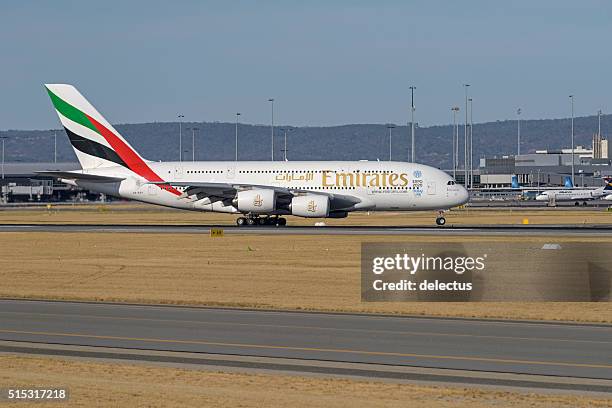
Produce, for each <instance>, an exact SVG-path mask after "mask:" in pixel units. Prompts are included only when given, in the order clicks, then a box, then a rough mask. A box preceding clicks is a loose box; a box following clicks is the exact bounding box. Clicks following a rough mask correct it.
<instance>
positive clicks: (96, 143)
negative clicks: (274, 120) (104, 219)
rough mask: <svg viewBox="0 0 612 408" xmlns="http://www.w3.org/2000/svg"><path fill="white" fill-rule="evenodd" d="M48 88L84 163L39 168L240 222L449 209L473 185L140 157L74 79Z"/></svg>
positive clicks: (408, 171)
mask: <svg viewBox="0 0 612 408" xmlns="http://www.w3.org/2000/svg"><path fill="white" fill-rule="evenodd" d="M45 87H46V90H47V93H48V94H49V97H50V98H51V101H52V103H53V106H54V108H55V110H56V112H57V115H58V116H59V119H60V122H61V123H62V125H63V126H64V129H65V130H66V134H67V135H68V138H69V140H70V143H71V144H72V147H73V148H74V152H75V154H76V156H77V158H78V160H79V163H80V165H81V169H80V170H74V171H44V172H38V173H39V174H41V175H44V176H50V177H55V178H58V179H60V180H61V181H62V182H64V183H66V184H69V185H73V186H79V187H81V188H84V189H86V190H90V191H94V192H98V193H104V194H107V195H110V196H115V197H120V198H124V199H130V200H135V201H141V202H145V203H150V204H157V205H161V206H166V207H172V208H179V209H184V210H192V211H212V212H220V213H228V214H235V215H239V217H238V218H237V220H236V223H237V225H238V226H243V225H276V226H283V225H286V219H285V218H283V216H284V215H294V216H298V217H312V218H344V217H346V216H347V215H348V213H349V212H352V211H419V210H438V215H437V217H436V224H438V225H444V224H445V223H446V220H445V219H444V216H443V210H447V209H450V208H452V207H456V206H460V205H463V204H465V203H466V202H467V201H468V198H469V195H468V191H467V190H466V189H465V188H464V187H463V186H460V185H459V184H457V183H455V181H454V180H453V178H452V177H450V176H449V175H448V174H446V173H445V172H443V171H441V170H439V169H436V168H434V167H430V166H426V165H423V164H417V163H404V162H397V161H389V162H380V161H376V162H368V161H295V162H290V161H193V162H185V161H179V162H154V161H151V160H146V159H144V158H143V157H142V156H140V155H139V154H138V153H137V152H136V150H134V148H132V146H130V144H129V143H128V142H127V141H126V140H125V139H124V138H123V137H122V136H121V135H120V134H119V132H117V130H115V129H114V128H113V126H112V125H111V124H110V123H109V122H108V121H107V120H106V119H104V117H103V116H102V115H101V114H100V113H99V112H98V111H97V110H96V109H95V108H94V107H93V106H92V105H91V104H90V103H89V102H88V101H87V100H86V99H85V97H83V95H81V93H80V92H79V91H78V90H77V89H76V88H75V87H74V86H72V85H67V84H46V85H45Z"/></svg>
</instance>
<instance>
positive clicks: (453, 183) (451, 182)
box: [446, 180, 455, 186]
mask: <svg viewBox="0 0 612 408" xmlns="http://www.w3.org/2000/svg"><path fill="white" fill-rule="evenodd" d="M446 185H447V186H454V185H455V182H454V181H453V180H449V182H448V183H446Z"/></svg>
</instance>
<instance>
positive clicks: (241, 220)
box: [236, 217, 246, 227]
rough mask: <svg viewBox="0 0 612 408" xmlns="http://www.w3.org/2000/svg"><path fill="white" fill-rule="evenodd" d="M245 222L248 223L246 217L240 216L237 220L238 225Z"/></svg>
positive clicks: (240, 225)
mask: <svg viewBox="0 0 612 408" xmlns="http://www.w3.org/2000/svg"><path fill="white" fill-rule="evenodd" d="M244 224H246V218H244V217H238V219H237V220H236V225H238V226H239V227H242V226H243V225H244Z"/></svg>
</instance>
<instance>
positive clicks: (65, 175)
mask: <svg viewBox="0 0 612 408" xmlns="http://www.w3.org/2000/svg"><path fill="white" fill-rule="evenodd" d="M36 174H38V175H40V176H48V177H55V178H62V179H71V180H83V181H90V182H93V183H116V182H118V181H122V180H125V178H123V177H111V176H99V175H97V174H87V173H78V172H72V171H53V170H51V171H37V172H36Z"/></svg>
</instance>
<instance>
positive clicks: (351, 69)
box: [0, 0, 612, 129]
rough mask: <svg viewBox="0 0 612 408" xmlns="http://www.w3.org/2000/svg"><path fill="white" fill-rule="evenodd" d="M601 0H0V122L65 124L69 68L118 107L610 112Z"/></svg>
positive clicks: (334, 115) (138, 114) (610, 15)
mask: <svg viewBox="0 0 612 408" xmlns="http://www.w3.org/2000/svg"><path fill="white" fill-rule="evenodd" d="M611 21H612V2H609V1H603V0H602V1H590V0H585V1H575V0H574V1H564V0H555V1H543V0H542V1H540V0H538V1H529V0H526V1H504V2H501V1H484V0H483V1H450V0H449V1H425V0H423V1H410V2H408V1H386V2H385V1H309V2H304V1H275V2H271V1H263V0H258V1H241V2H240V1H218V2H205V1H176V2H175V1H111V0H105V1H96V2H93V1H61V0H54V1H13V0H8V1H4V2H3V4H2V11H1V13H0V38H2V41H1V42H0V55H1V59H0V61H1V64H2V66H1V68H0V89H1V93H2V98H0V129H46V128H52V127H57V126H58V121H57V119H56V117H55V114H54V112H52V110H51V105H50V102H49V101H48V100H47V96H46V94H45V92H44V89H43V87H42V84H43V83H45V82H67V83H72V84H75V85H77V86H78V88H79V89H80V90H81V92H82V93H84V94H85V96H86V97H87V98H88V99H89V100H90V101H91V102H92V103H93V104H94V105H95V106H96V107H97V108H98V110H100V111H101V112H102V113H103V114H104V115H105V116H106V117H107V119H109V120H110V121H111V122H114V123H135V122H149V121H171V120H174V119H176V115H177V113H183V114H184V115H185V120H198V121H201V120H207V121H213V120H216V121H233V120H234V114H235V112H236V111H240V112H242V114H243V116H242V120H243V121H245V122H249V123H269V120H270V106H269V103H268V102H267V99H268V98H270V97H274V98H276V101H277V102H276V105H275V111H276V117H277V123H278V122H280V123H282V124H293V125H313V126H314V125H331V124H345V123H387V122H393V123H406V122H407V121H408V120H409V116H408V114H409V104H410V97H409V90H408V87H409V86H410V85H415V86H416V87H417V90H416V105H417V111H416V113H417V119H418V121H419V122H420V123H421V124H422V125H434V124H444V123H449V122H450V120H451V111H450V107H451V106H452V105H454V104H457V105H460V106H463V105H462V104H463V89H462V86H461V84H462V83H464V82H467V83H470V84H471V85H472V86H471V90H470V92H471V95H472V96H473V98H474V121H476V122H482V121H492V120H497V119H500V120H501V119H508V118H513V117H514V112H515V110H516V108H517V107H518V106H521V107H522V109H523V117H524V118H555V117H567V116H569V101H568V95H569V94H570V93H573V94H575V95H576V97H575V101H576V114H577V115H591V114H594V113H595V112H596V111H597V109H600V108H601V109H603V110H604V112H610V111H612V104H610V103H609V102H608V100H609V98H610V96H612V95H611V92H610V91H611V88H612V87H611V85H612V83H611V81H612V41H611V40H612V23H611Z"/></svg>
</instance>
